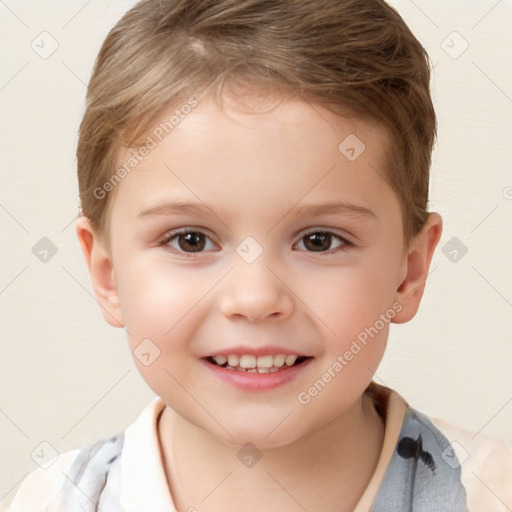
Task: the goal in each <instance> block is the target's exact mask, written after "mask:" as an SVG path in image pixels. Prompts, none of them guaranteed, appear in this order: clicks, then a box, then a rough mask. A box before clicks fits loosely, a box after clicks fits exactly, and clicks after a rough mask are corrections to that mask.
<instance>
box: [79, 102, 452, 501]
mask: <svg viewBox="0 0 512 512" xmlns="http://www.w3.org/2000/svg"><path fill="white" fill-rule="evenodd" d="M224 101H225V103H224V108H223V110H220V109H219V108H218V106H217V105H216V104H215V103H214V102H213V101H211V100H210V99H209V98H208V97H205V98H204V99H202V100H201V101H200V102H199V104H198V106H197V107H196V108H195V109H194V110H193V112H192V113H191V114H189V115H188V116H187V117H186V118H185V119H183V120H181V122H180V124H179V125H178V126H177V127H175V128H174V130H173V131H172V132H171V133H170V134H169V135H168V136H167V137H166V138H165V139H164V140H163V141H162V142H160V143H159V144H158V145H157V146H156V148H154V149H152V150H151V152H150V153H149V155H148V156H146V157H145V158H144V160H143V161H142V162H140V164H138V166H137V169H136V170H135V171H133V172H131V173H130V174H129V175H128V176H127V177H126V178H124V179H123V180H122V182H121V183H120V184H119V185H118V186H117V188H116V190H115V196H114V198H113V199H114V202H113V205H112V210H111V217H110V226H109V228H110V237H111V247H110V250H107V249H106V248H105V246H104V244H103V243H102V239H101V237H99V236H98V234H96V233H95V232H94V230H93V229H92V228H91V226H90V224H89V222H88V220H87V219H86V218H83V217H82V218H80V219H79V220H78V221H77V234H78V237H79V240H80V243H81V246H82V250H83V252H84V256H85V259H86V262H87V264H88V266H89V269H90V273H91V279H92V284H93V287H94V290H95V293H96V297H97V300H98V302H99V304H100V306H101V308H102V312H103V314H104V316H105V319H106V320H107V322H109V323H110V324H112V325H114V326H124V327H125V329H126V331H127V333H128V342H129V346H130V350H131V351H132V353H133V351H134V350H135V349H136V348H137V347H138V346H139V344H140V343H141V342H142V340H145V339H149V340H151V344H152V345H151V346H152V347H153V346H156V347H158V350H159V351H160V355H159V357H157V358H156V359H155V360H154V361H153V362H152V363H151V364H150V365H148V366H146V365H144V364H142V363H141V362H140V361H139V359H138V358H137V357H134V361H135V364H136V365H137V367H138V369H139V371H140V373H141V375H142V376H143V378H144V379H145V380H146V382H147V383H148V385H149V386H150V387H151V388H152V389H153V390H154V392H155V393H157V394H158V395H159V396H160V397H161V398H162V400H163V401H164V402H165V403H166V404H167V405H168V406H169V407H167V408H166V409H165V410H164V413H163V414H162V417H161V419H160V424H159V429H160V435H161V438H162V455H163V460H164V465H165V469H166V474H167V478H168V481H169V486H170V489H171V492H172V495H173V500H174V502H175V505H176V507H177V509H178V510H187V509H188V508H189V507H191V506H196V507H197V509H198V510H201V511H203V510H209V511H214V510H224V511H226V510H242V509H243V510H246V511H250V510H262V509H264V510H270V511H271V510H290V511H292V510H302V508H301V506H303V507H305V508H306V509H307V510H320V509H322V510H338V511H339V510H353V508H354V506H355V505H356V504H357V501H358V500H359V498H360V497H361V494H362V493H363V491H364V489H365V487H366V485H367V483H368V481H369V479H370V477H371V475H372V472H373V470H374V469H375V466H376V464H377V460H378V456H379V453H380V449H381V446H382V439H383V431H384V428H383V422H382V420H381V418H380V417H379V416H378V414H377V413H376V411H375V410H374V408H373V407H372V406H371V404H370V403H368V399H367V398H366V397H365V396H364V395H363V391H364V390H365V388H366V387H367V386H368V384H369V382H370V381H371V379H372V375H373V373H374V372H375V371H376V369H377V367H378V365H379V363H380V361H381V359H382V356H383V354H384V350H385V347H386V342H387V338H388V330H389V322H384V326H383V328H381V329H380V330H379V332H378V334H377V335H375V336H374V337H373V338H371V339H370V341H369V342H368V344H367V345H366V346H364V348H362V350H360V352H358V353H357V355H355V356H354V357H353V359H352V360H350V361H349V362H348V364H346V366H344V368H343V370H342V371H340V372H338V373H336V376H335V377H334V378H332V379H331V381H330V382H329V383H328V384H327V385H326V386H325V387H324V388H323V389H322V390H321V392H319V393H318V394H317V395H316V396H314V397H312V398H311V400H310V401H309V403H307V404H303V403H300V402H299V400H298V395H299V393H300V392H304V391H307V390H308V389H309V388H310V387H311V386H312V385H313V384H314V382H315V381H317V380H318V379H319V378H320V377H321V375H322V374H323V373H324V372H325V371H326V369H327V368H329V367H332V366H333V363H334V362H335V361H336V360H337V357H338V356H339V355H342V354H344V353H345V352H346V351H347V350H348V349H349V348H350V346H351V343H352V342H353V340H355V339H356V337H357V336H358V334H360V333H361V332H362V331H364V329H365V328H368V327H370V326H374V325H375V324H376V321H377V320H378V319H379V318H381V317H380V315H382V314H384V313H385V312H386V311H388V310H390V309H393V305H395V310H394V313H395V314H394V317H393V318H392V320H391V321H392V322H395V323H402V322H407V321H409V320H410V319H411V318H412V317H413V316H414V315H415V314H416V311H417V309H418V306H419V303H420V300H421V296H422V293H423V289H424V283H425V279H426V277H427V274H428V268H429V265H430V261H431V258H432V254H433V251H434V249H435V247H436V245H437V243H438V241H439V238H440V235H441V229H442V221H441V217H440V216H439V215H438V214H435V213H433V214H430V216H429V219H428V222H427V224H426V225H425V227H424V229H423V230H422V231H421V233H420V234H419V235H418V236H417V237H416V238H415V239H414V240H412V241H411V243H410V244H409V246H408V247H407V246H406V244H405V243H404V240H403V238H402V218H401V210H400V203H399V199H398V197H397V196H396V194H395V193H394V191H393V190H392V189H391V188H390V187H389V185H388V184H387V183H386V181H385V180H384V179H383V176H384V175H385V170H384V161H385V153H386V151H387V150H388V138H387V133H386V132H385V131H384V130H383V129H382V127H381V126H379V125H376V124H375V123H374V122H369V121H364V120H362V119H359V118H350V119H346V118H342V117H339V116H336V115H335V114H333V113H331V112H329V111H327V110H325V109H323V108H321V107H320V106H318V105H310V104H308V103H306V102H304V101H302V100H298V99H296V98H291V97H283V98H280V99H279V101H272V102H270V103H269V102H268V101H267V103H265V104H263V103H257V104H256V103H250V102H248V101H247V102H243V103H240V102H238V101H237V100H235V99H234V98H233V97H232V96H226V97H225V100H224ZM166 118H167V119H168V118H169V115H168V113H164V115H162V119H166ZM351 134H355V135H356V136H357V137H358V138H359V139H360V140H361V141H363V142H364V144H365V146H366V148H365V151H364V152H363V153H362V154H361V155H360V156H359V157H358V158H357V159H356V160H355V161H349V159H347V158H346V157H345V156H344V154H342V152H340V151H339V149H338V146H339V145H340V143H341V142H342V141H344V139H345V138H346V137H347V136H349V135H351ZM127 156H129V152H127V154H126V155H124V157H125V158H126V157H127ZM168 201H179V202H180V203H194V204H199V205H200V206H203V207H204V208H206V210H205V212H203V213H197V212H192V211H190V210H180V211H175V210H172V211H167V212H160V213H158V214H157V213H154V214H151V215H149V214H148V215H145V216H143V217H140V215H139V214H140V213H141V212H143V211H146V212H147V211H148V210H150V209H152V208H154V207H155V206H157V205H161V204H163V203H165V202H168ZM332 203H350V204H352V205H359V206H362V207H365V208H367V209H370V210H371V211H372V212H373V214H361V213H360V212H355V211H353V210H348V209H338V210H336V211H330V212H327V211H322V212H320V211H317V212H314V211H311V209H310V210H309V211H307V210H305V209H304V208H305V207H309V206H313V205H325V204H332ZM301 209H302V210H301ZM181 228H187V230H188V231H193V232H198V231H199V232H202V233H204V234H205V235H207V237H208V238H205V239H202V240H203V241H204V242H205V246H204V249H205V250H203V251H201V252H193V253H184V252H183V250H180V244H179V242H180V240H183V239H182V238H181V239H180V238H174V239H172V240H171V241H170V242H168V243H167V244H164V245H161V243H160V242H161V241H162V240H163V239H164V237H165V236H166V235H167V234H169V233H170V232H171V234H172V232H173V230H177V229H181ZM319 231H322V232H326V231H329V232H332V233H334V234H335V235H338V236H340V237H342V238H344V239H345V240H346V241H347V242H349V243H346V242H342V241H341V240H340V239H338V238H336V237H335V236H333V237H332V238H331V239H330V241H331V244H329V239H327V243H326V246H325V247H326V248H327V251H324V252H315V251H311V250H308V247H310V246H309V245H307V244H306V242H305V239H304V237H305V235H306V234H309V233H311V232H319ZM249 236H250V237H252V238H253V239H254V240H255V241H256V242H257V244H258V246H259V247H260V248H261V250H262V252H261V254H260V255H259V256H258V257H257V258H256V260H255V261H254V262H252V263H247V262H246V261H245V260H244V259H243V258H242V257H241V256H240V255H239V254H238V253H237V252H236V249H237V247H239V246H240V244H241V242H243V241H244V240H245V239H246V237H249ZM181 247H183V246H181ZM242 247H243V248H245V249H247V247H249V246H246V245H243V244H242ZM251 247H252V246H251ZM253 250H254V249H251V248H250V249H249V251H253ZM252 254H254V253H252ZM398 309H399V310H400V311H399V312H397V311H396V310H398ZM379 325H380V324H379ZM239 345H245V346H248V347H252V348H258V347H262V346H267V347H268V346H279V347H287V348H288V349H289V350H291V351H292V352H294V351H295V352H296V353H299V354H306V355H308V356H311V357H312V359H311V360H310V361H309V363H308V365H307V367H305V368H304V369H303V370H302V371H301V372H300V373H298V375H297V376H296V377H295V378H294V379H292V380H291V381H290V382H287V383H286V384H284V385H282V386H280V387H277V388H276V389H272V390H266V391H259V392H258V391H247V390H241V389H238V388H235V387H234V386H232V385H230V384H228V383H226V382H224V381H222V380H221V379H219V378H217V377H216V376H215V375H213V374H212V372H210V371H208V368H206V367H205V364H204V362H203V361H202V359H201V358H202V357H203V356H205V355H208V354H212V353H226V350H227V351H228V352H229V348H232V347H234V346H239ZM247 442H251V443H253V444H254V445H255V446H256V447H258V450H259V451H260V453H261V454H262V459H261V461H260V462H259V463H258V464H257V465H255V466H254V467H252V468H247V467H245V466H244V465H243V464H241V462H240V460H239V459H238V458H237V453H238V451H239V450H240V448H241V447H242V446H244V445H245V444H246V443H247ZM228 474H229V477H228V478H226V476H227V475H228ZM224 479H225V480H224ZM220 482H223V483H222V485H219V483H220ZM213 489H215V492H212V490H213ZM284 489H286V492H285V490H284ZM205 496H208V498H207V499H204V498H205ZM251 496H252V497H255V498H257V499H254V500H250V503H248V497H251ZM291 496H293V499H292V497H291ZM298 503H300V504H301V506H299V504H298Z"/></svg>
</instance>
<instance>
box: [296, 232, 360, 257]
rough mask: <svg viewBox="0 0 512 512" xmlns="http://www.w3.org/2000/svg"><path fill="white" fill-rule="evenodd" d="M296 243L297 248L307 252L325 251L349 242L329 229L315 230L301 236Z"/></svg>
mask: <svg viewBox="0 0 512 512" xmlns="http://www.w3.org/2000/svg"><path fill="white" fill-rule="evenodd" d="M297 245H298V248H299V249H301V250H305V251H309V252H326V251H331V250H333V249H337V248H339V247H342V246H345V245H350V244H349V243H348V242H347V241H346V240H344V239H343V238H341V237H340V236H338V235H335V234H334V233H330V232H329V231H315V232H312V233H308V234H307V235H305V236H303V237H302V239H301V240H300V241H299V243H298V244H297Z"/></svg>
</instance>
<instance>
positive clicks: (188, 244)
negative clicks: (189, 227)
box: [178, 232, 206, 252]
mask: <svg viewBox="0 0 512 512" xmlns="http://www.w3.org/2000/svg"><path fill="white" fill-rule="evenodd" d="M178 244H179V246H180V249H182V250H183V251H186V252H199V251H202V250H203V249H204V246H205V244H206V241H205V236H204V235H203V234H201V233H193V232H191V233H185V234H182V235H179V238H178Z"/></svg>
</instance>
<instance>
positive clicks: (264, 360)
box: [256, 356, 274, 368]
mask: <svg viewBox="0 0 512 512" xmlns="http://www.w3.org/2000/svg"><path fill="white" fill-rule="evenodd" d="M256 364H257V365H258V367H259V368H272V365H273V364H274V358H273V357H272V356H259V357H258V360H257V363H256Z"/></svg>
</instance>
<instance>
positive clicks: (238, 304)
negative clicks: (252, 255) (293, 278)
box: [220, 260, 294, 322]
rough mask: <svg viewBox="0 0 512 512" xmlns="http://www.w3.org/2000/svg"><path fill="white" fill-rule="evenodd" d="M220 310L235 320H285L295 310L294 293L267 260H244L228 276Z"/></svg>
mask: <svg viewBox="0 0 512 512" xmlns="http://www.w3.org/2000/svg"><path fill="white" fill-rule="evenodd" d="M220 309H221V312H222V313H223V314H224V315H225V316H226V317H228V318H231V319H236V318H245V319H246V320H248V321H250V322H261V321H263V320H283V319H286V318H288V317H289V316H290V315H291V314H292V312H293V309H294V301H293V294H292V292H291V291H290V288H288V286H287V284H286V283H285V281H284V280H282V279H280V278H279V277H278V276H277V275H276V274H275V273H274V272H273V271H271V270H270V269H269V268H268V267H267V266H266V264H265V263H264V262H263V261H259V260H258V262H255V263H252V264H248V263H245V262H244V261H241V262H238V263H237V264H236V266H235V268H234V269H233V270H232V271H231V272H230V273H229V275H228V276H227V277H226V281H225V283H224V289H223V295H222V298H221V306H220Z"/></svg>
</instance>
